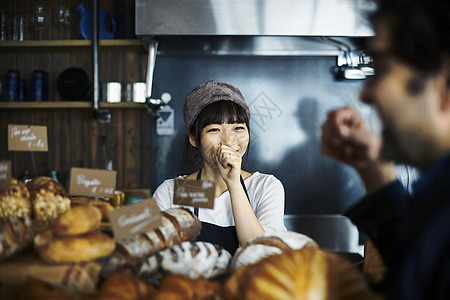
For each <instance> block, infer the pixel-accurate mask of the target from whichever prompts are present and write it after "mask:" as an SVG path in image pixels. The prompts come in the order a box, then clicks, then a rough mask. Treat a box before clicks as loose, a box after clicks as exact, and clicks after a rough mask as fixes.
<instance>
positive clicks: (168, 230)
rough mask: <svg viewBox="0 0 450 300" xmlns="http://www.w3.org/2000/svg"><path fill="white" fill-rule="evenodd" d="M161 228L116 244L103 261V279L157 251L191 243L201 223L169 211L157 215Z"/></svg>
mask: <svg viewBox="0 0 450 300" xmlns="http://www.w3.org/2000/svg"><path fill="white" fill-rule="evenodd" d="M161 215H162V216H161V218H162V226H159V227H157V228H155V229H153V230H150V231H147V232H143V233H139V234H136V235H133V236H131V237H130V238H128V239H123V240H119V241H117V247H116V250H115V251H114V253H113V255H111V256H110V257H109V258H108V259H107V260H106V261H105V262H104V268H103V274H104V276H107V275H109V274H111V273H112V272H116V271H118V270H124V269H130V268H133V269H135V268H136V266H139V265H140V264H142V262H143V261H144V260H145V259H146V258H148V257H149V256H152V255H154V254H156V253H157V252H158V251H161V250H163V249H166V248H169V247H172V246H174V245H178V244H180V243H182V242H184V241H193V240H195V238H196V237H197V236H198V235H199V234H200V231H201V222H200V221H199V220H198V219H197V218H196V217H195V216H194V215H193V214H192V213H191V212H190V211H189V210H187V209H184V208H173V209H169V210H166V211H163V212H161Z"/></svg>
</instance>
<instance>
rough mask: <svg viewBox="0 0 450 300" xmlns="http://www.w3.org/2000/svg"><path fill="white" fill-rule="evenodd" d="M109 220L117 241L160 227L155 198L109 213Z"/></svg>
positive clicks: (158, 211) (159, 216) (160, 220)
mask: <svg viewBox="0 0 450 300" xmlns="http://www.w3.org/2000/svg"><path fill="white" fill-rule="evenodd" d="M109 219H110V220H111V226H112V229H113V232H114V238H115V239H117V240H120V239H124V238H128V237H130V236H132V235H135V234H137V233H140V232H145V231H150V230H152V229H154V228H156V227H159V226H162V219H161V212H160V210H159V208H158V205H157V204H156V200H155V198H150V199H144V200H143V201H141V202H138V203H135V204H129V205H125V206H123V207H121V208H119V209H116V210H113V211H110V212H109Z"/></svg>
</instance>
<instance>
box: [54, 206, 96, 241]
mask: <svg viewBox="0 0 450 300" xmlns="http://www.w3.org/2000/svg"><path fill="white" fill-rule="evenodd" d="M101 220H102V213H101V211H100V209H98V208H97V207H95V206H89V205H85V206H77V207H74V208H71V209H69V210H68V211H66V212H65V213H63V214H61V215H60V216H59V217H58V218H57V219H56V221H55V224H54V225H53V232H54V233H55V235H57V236H61V237H64V236H74V235H80V234H84V233H88V232H91V231H95V230H97V229H99V228H100V223H101Z"/></svg>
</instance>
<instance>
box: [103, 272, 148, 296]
mask: <svg viewBox="0 0 450 300" xmlns="http://www.w3.org/2000/svg"><path fill="white" fill-rule="evenodd" d="M154 294H155V289H154V288H153V287H152V286H150V285H147V284H146V283H145V282H143V281H142V280H140V279H139V277H136V276H133V275H131V274H129V273H127V272H121V273H115V274H112V275H110V276H109V277H108V278H106V279H105V281H103V282H102V284H101V285H100V289H99V293H98V296H97V297H96V299H97V300H115V299H117V300H140V299H142V300H144V299H154V298H153V295H154Z"/></svg>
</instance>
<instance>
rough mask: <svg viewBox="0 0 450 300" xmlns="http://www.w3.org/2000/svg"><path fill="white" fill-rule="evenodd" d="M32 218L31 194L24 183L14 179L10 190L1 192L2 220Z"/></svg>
mask: <svg viewBox="0 0 450 300" xmlns="http://www.w3.org/2000/svg"><path fill="white" fill-rule="evenodd" d="M30 216H31V202H30V192H29V191H28V189H27V187H26V186H25V185H24V184H23V183H22V182H20V181H18V180H17V179H14V178H13V179H12V180H11V186H10V188H9V189H7V190H0V218H8V217H30Z"/></svg>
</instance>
